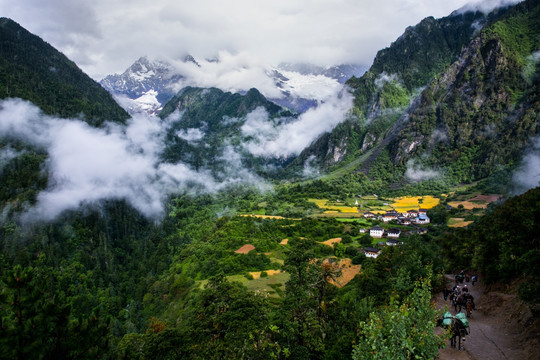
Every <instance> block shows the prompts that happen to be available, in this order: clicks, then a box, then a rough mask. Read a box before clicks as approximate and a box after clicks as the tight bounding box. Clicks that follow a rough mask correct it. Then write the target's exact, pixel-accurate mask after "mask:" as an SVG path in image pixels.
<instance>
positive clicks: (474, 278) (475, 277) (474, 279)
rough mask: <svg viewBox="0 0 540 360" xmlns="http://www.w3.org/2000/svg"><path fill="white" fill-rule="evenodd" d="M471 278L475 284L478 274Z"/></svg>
mask: <svg viewBox="0 0 540 360" xmlns="http://www.w3.org/2000/svg"><path fill="white" fill-rule="evenodd" d="M471 280H472V285H473V286H474V283H475V282H477V281H478V275H476V274H474V275H473V276H472V278H471Z"/></svg>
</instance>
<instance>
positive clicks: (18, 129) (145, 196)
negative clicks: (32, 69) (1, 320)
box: [0, 99, 262, 220]
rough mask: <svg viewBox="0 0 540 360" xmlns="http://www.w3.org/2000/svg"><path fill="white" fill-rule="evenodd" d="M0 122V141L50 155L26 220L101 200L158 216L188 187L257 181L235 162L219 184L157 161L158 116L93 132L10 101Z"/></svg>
mask: <svg viewBox="0 0 540 360" xmlns="http://www.w3.org/2000/svg"><path fill="white" fill-rule="evenodd" d="M0 119H2V121H0V137H13V138H17V139H22V140H24V141H26V142H29V143H32V144H34V145H37V146H40V147H42V148H44V149H45V150H46V151H47V152H48V155H49V158H48V161H47V171H48V172H49V175H50V183H49V188H47V189H46V190H44V191H42V192H41V193H40V194H39V195H38V202H37V205H36V206H35V207H34V208H33V209H31V210H30V211H29V213H28V214H27V216H29V217H30V218H34V217H39V218H42V219H46V220H48V219H53V218H54V217H56V216H57V215H59V214H60V213H61V212H62V211H64V210H66V209H76V208H78V207H80V206H82V205H85V204H89V203H95V202H98V201H100V200H103V199H126V200H127V201H128V202H129V203H130V204H131V205H132V206H134V207H135V208H136V209H137V210H139V211H140V212H141V213H143V214H144V215H146V216H148V217H159V216H162V215H163V211H164V208H163V201H164V199H165V198H166V196H167V195H168V194H170V193H174V192H179V191H183V190H189V188H190V187H191V186H192V185H195V186H197V187H199V188H201V187H202V188H203V189H204V190H205V191H217V190H219V189H221V188H223V187H224V186H227V185H229V184H233V183H238V182H242V183H244V182H249V183H252V184H260V183H261V182H262V181H261V179H259V178H258V177H257V176H255V175H253V174H251V173H250V172H249V171H248V170H246V169H243V168H241V165H240V163H239V161H238V160H235V158H232V160H231V164H232V165H231V166H230V167H229V169H230V172H227V173H226V174H223V177H224V178H223V179H221V181H219V182H218V181H217V180H216V179H215V178H214V177H213V176H212V175H211V174H210V172H209V171H206V170H200V171H195V170H193V169H192V168H190V167H189V166H187V165H185V164H182V163H178V164H168V163H161V162H160V161H159V154H160V153H161V151H162V149H163V142H164V137H165V133H166V131H167V129H169V127H170V123H169V121H168V120H165V121H163V120H161V119H159V118H158V117H155V116H144V115H136V116H135V117H133V118H132V119H130V121H129V123H128V126H127V127H123V126H120V125H116V124H111V123H108V124H107V125H106V126H105V128H99V129H97V128H93V127H90V126H89V125H87V124H86V123H84V122H82V121H79V120H75V119H57V118H54V117H49V116H45V115H43V114H42V113H40V111H39V109H38V108H36V107H35V106H33V105H32V104H30V103H28V102H25V101H22V100H19V99H9V100H3V101H1V102H0ZM4 153H5V151H4ZM227 155H228V156H230V155H231V154H230V153H229V154H227Z"/></svg>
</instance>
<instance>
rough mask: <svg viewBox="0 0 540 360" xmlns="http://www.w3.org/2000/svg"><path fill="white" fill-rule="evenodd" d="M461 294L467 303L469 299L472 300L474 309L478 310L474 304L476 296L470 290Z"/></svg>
mask: <svg viewBox="0 0 540 360" xmlns="http://www.w3.org/2000/svg"><path fill="white" fill-rule="evenodd" d="M465 286H467V285H465ZM464 290H465V289H464ZM461 296H462V298H463V302H464V303H465V304H466V303H467V300H470V301H471V305H472V308H473V310H476V305H475V304H474V296H472V294H470V293H469V292H468V291H464V292H463V295H461Z"/></svg>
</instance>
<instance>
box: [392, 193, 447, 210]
mask: <svg viewBox="0 0 540 360" xmlns="http://www.w3.org/2000/svg"><path fill="white" fill-rule="evenodd" d="M437 205H439V199H437V198H436V197H433V196H431V195H426V196H402V197H399V198H395V199H394V203H393V204H392V207H393V208H394V209H396V211H398V212H405V211H407V210H418V209H431V208H433V207H435V206H437Z"/></svg>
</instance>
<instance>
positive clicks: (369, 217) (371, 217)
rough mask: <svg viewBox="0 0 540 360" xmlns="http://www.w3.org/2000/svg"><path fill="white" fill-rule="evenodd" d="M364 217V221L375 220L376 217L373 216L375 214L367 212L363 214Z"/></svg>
mask: <svg viewBox="0 0 540 360" xmlns="http://www.w3.org/2000/svg"><path fill="white" fill-rule="evenodd" d="M364 217H365V218H366V219H375V218H376V217H377V215H375V214H374V213H372V212H369V211H367V212H365V213H364Z"/></svg>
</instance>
